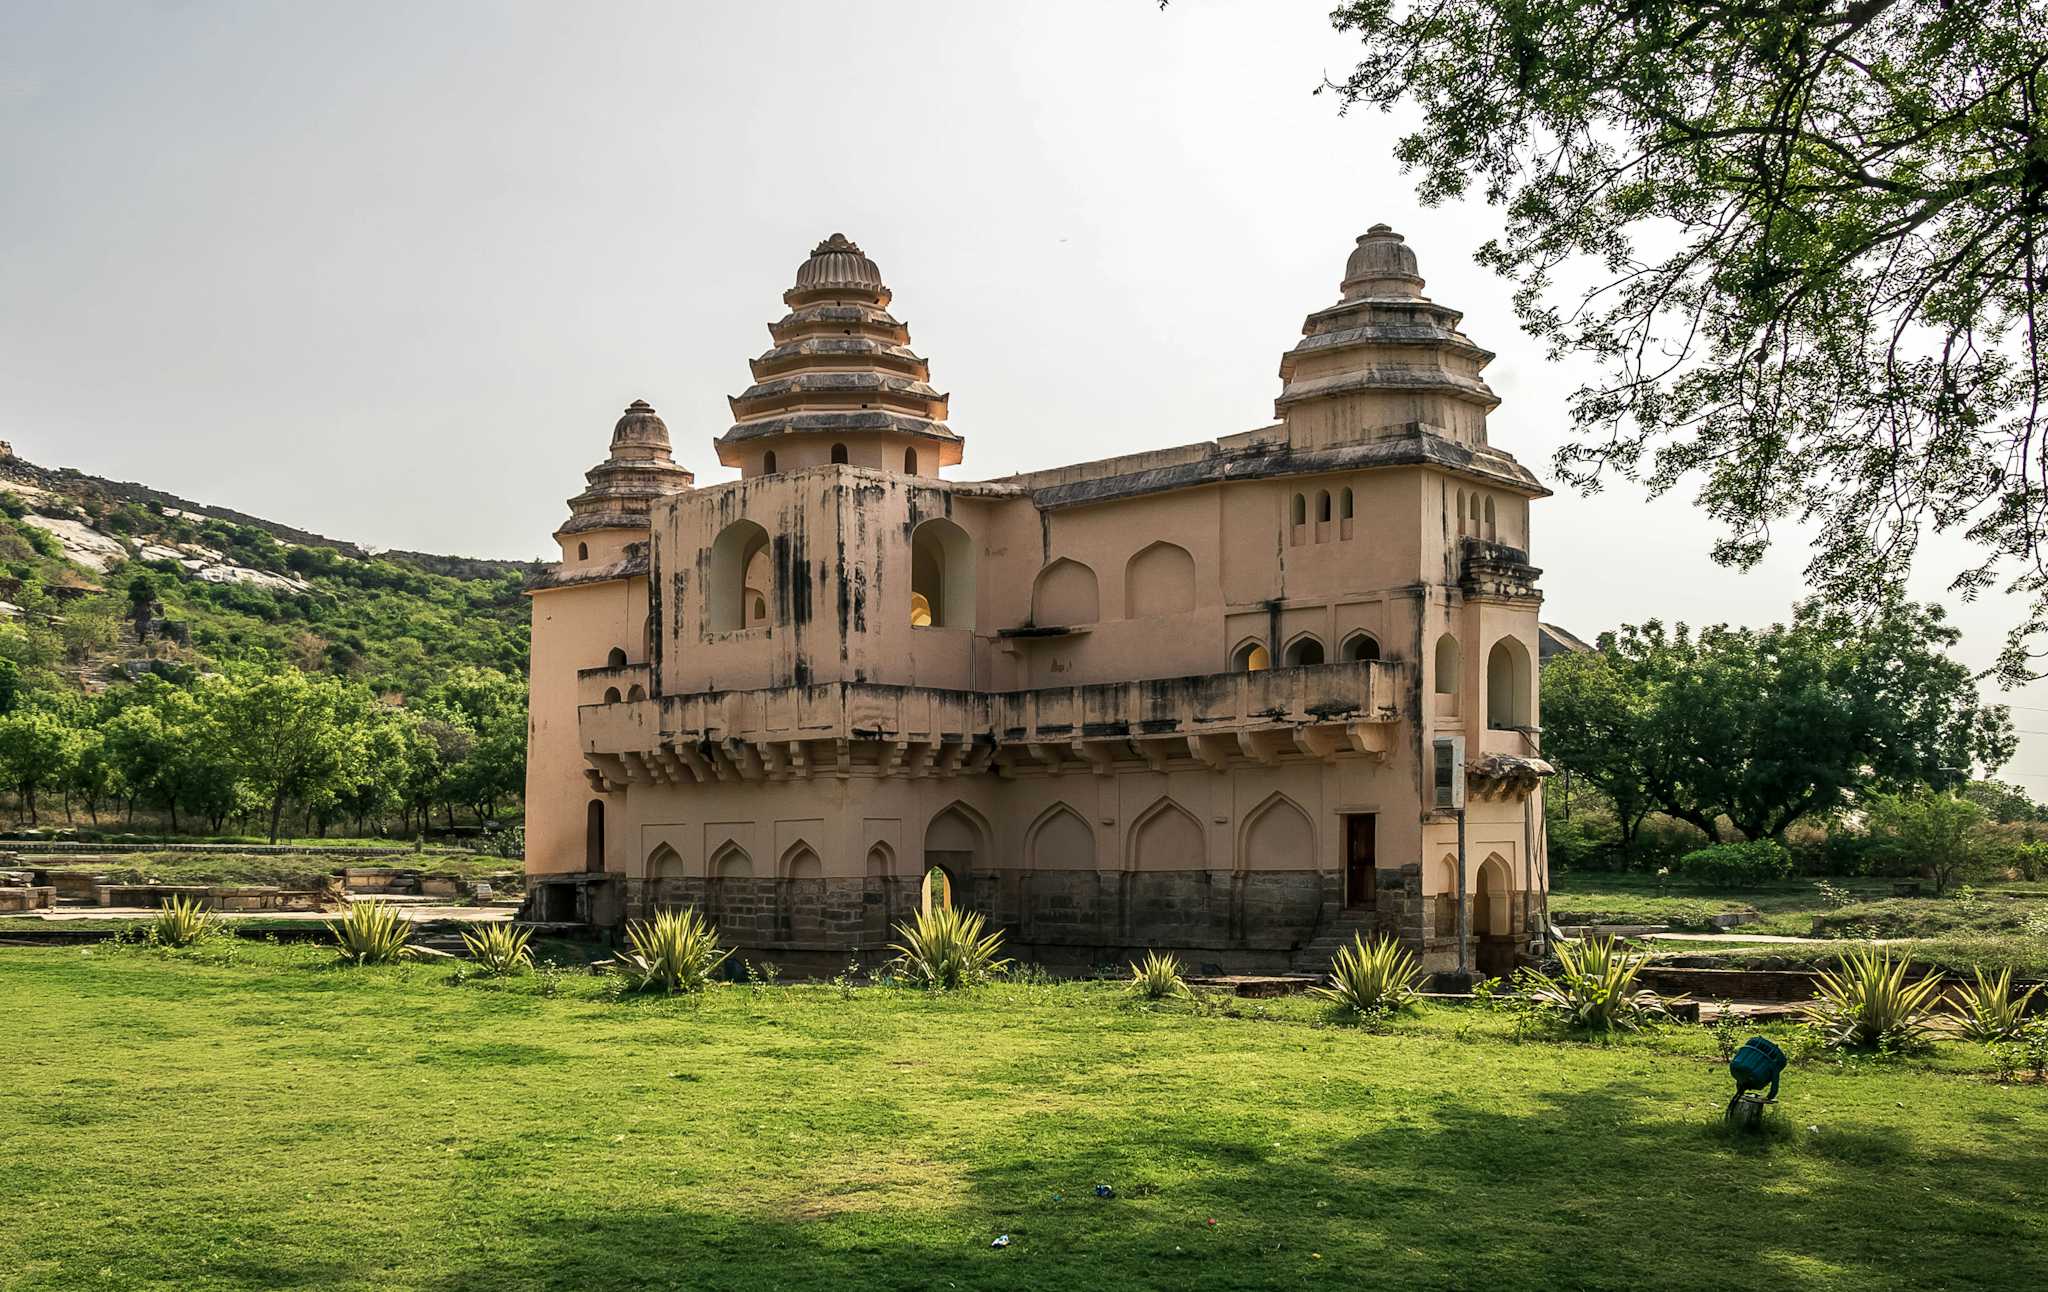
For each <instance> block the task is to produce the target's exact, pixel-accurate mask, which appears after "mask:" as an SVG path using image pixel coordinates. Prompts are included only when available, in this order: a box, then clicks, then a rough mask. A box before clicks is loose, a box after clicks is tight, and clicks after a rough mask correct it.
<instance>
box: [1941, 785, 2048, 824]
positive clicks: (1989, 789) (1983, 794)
mask: <svg viewBox="0 0 2048 1292" xmlns="http://www.w3.org/2000/svg"><path fill="white" fill-rule="evenodd" d="M1962 793H1963V797H1964V798H1966V799H1968V800H1970V801H1971V802H1972V803H1975V804H1976V805H1977V806H1978V807H1980V808H1983V809H1984V811H1985V812H1986V813H1987V814H1988V815H1989V816H1990V817H1991V819H1992V820H1994V821H1996V822H1998V823H1999V824H2000V825H2015V824H2020V823H2026V822H2034V821H2040V820H2043V819H2048V810H2044V809H2043V808H2042V807H2041V805H2040V804H2039V803H2036V802H2034V800H2033V798H2032V797H2031V796H2030V795H2029V794H2028V793H2027V792H2026V790H2024V789H2022V788H2020V787H2019V786H2017V785H2013V784H2009V783H2008V782H2005V781H1993V780H1982V781H1971V782H1970V783H1969V784H1968V785H1965V786H1964V787H1963V791H1962Z"/></svg>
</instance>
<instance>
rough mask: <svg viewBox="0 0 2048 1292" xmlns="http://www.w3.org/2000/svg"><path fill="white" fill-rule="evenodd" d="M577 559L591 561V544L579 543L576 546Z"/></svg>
mask: <svg viewBox="0 0 2048 1292" xmlns="http://www.w3.org/2000/svg"><path fill="white" fill-rule="evenodd" d="M576 559H577V560H579V561H587V560H589V559H590V544H588V543H578V544H577V545H576Z"/></svg>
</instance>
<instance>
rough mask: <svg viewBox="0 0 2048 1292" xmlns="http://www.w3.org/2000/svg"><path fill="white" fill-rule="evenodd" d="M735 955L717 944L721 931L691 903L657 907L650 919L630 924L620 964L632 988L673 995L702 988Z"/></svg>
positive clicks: (621, 970) (620, 968) (623, 974)
mask: <svg viewBox="0 0 2048 1292" xmlns="http://www.w3.org/2000/svg"><path fill="white" fill-rule="evenodd" d="M731 954H732V951H731V949H730V948H726V947H721V946H719V945H718V930H717V929H715V928H713V927H712V925H711V922H710V921H709V920H707V919H705V918H704V917H703V916H701V915H699V914H698V913H697V908H696V907H694V906H691V907H686V908H685V909H683V910H680V911H658V912H656V913H655V916H654V918H653V919H651V920H634V921H633V922H632V923H631V924H628V925H627V926H626V950H625V952H624V954H622V955H620V956H619V958H618V966H619V973H620V974H621V975H622V976H623V977H624V979H625V981H626V985H627V986H628V987H630V988H632V989H633V990H634V991H659V992H665V993H667V994H668V995H671V996H674V995H678V994H680V993H683V992H697V991H703V990H704V988H705V987H706V986H707V985H708V984H709V983H710V982H711V975H712V974H714V973H716V972H717V971H718V966H719V965H721V964H724V963H725V958H726V957H727V956H729V955H731Z"/></svg>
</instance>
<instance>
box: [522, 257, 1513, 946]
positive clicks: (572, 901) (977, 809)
mask: <svg viewBox="0 0 2048 1292" xmlns="http://www.w3.org/2000/svg"><path fill="white" fill-rule="evenodd" d="M782 299H783V302H784V304H785V305H786V307H787V311H786V312H785V313H784V314H783V315H782V317H781V318H780V319H779V320H777V321H776V322H774V323H772V324H770V325H769V328H768V331H769V336H770V342H771V343H770V345H769V347H768V348H767V349H766V350H765V351H763V352H762V353H761V355H760V356H759V357H758V358H756V359H754V360H753V362H752V365H751V366H752V373H753V380H752V384H750V385H749V386H747V388H746V389H745V390H744V391H743V392H742V393H740V394H738V395H736V396H734V397H733V398H732V400H731V409H732V425H731V428H730V429H729V430H727V431H726V432H725V433H724V434H723V435H721V436H719V437H718V439H717V442H716V448H717V453H718V460H719V461H720V462H721V463H723V464H725V465H726V466H728V467H735V468H738V470H739V473H740V478H739V479H738V480H734V481H731V482H729V483H725V484H718V485H711V486H706V487H701V488H700V487H697V486H696V485H695V483H694V480H693V477H692V475H691V473H690V472H689V471H688V470H686V469H684V468H683V467H682V466H680V465H678V464H677V463H675V462H674V461H673V460H672V458H671V441H670V437H669V432H668V428H667V426H666V425H664V423H663V422H662V419H661V418H660V416H658V415H657V414H656V412H655V410H654V409H652V408H650V407H649V406H648V405H647V404H645V403H642V402H637V401H636V402H635V403H633V404H632V405H631V406H630V407H628V408H627V409H626V411H625V415H624V416H623V417H621V418H620V419H619V421H618V424H617V426H616V427H615V428H614V429H613V431H612V439H611V452H610V456H609V457H607V458H606V459H605V461H603V462H601V463H599V464H598V465H597V466H595V467H593V468H592V469H591V470H590V472H589V475H588V487H587V488H585V489H584V490H583V492H582V493H580V494H578V495H577V496H576V497H574V498H573V499H571V500H570V502H569V508H570V516H569V519H568V521H567V523H566V524H564V525H563V526H562V528H561V529H560V530H559V531H557V533H556V535H555V537H556V538H557V540H558V541H559V542H560V544H561V551H562V559H561V562H560V564H558V565H555V566H553V567H551V568H550V569H549V570H548V571H547V572H546V573H545V574H544V575H542V576H541V577H539V578H537V579H535V580H534V581H533V582H532V584H531V585H530V589H529V591H530V595H531V597H532V601H533V652H532V682H531V685H532V712H531V736H530V747H529V753H528V764H527V766H528V770H527V796H526V803H527V818H526V841H527V863H526V865H527V871H528V884H529V897H528V911H527V914H528V917H529V918H531V919H534V920H536V921H539V922H543V923H581V924H594V925H598V926H616V925H617V924H619V923H620V922H622V921H624V920H626V919H631V918H637V917H641V916H644V915H647V914H649V913H651V912H652V911H654V910H655V909H657V908H662V907H669V906H681V905H686V904H689V905H695V906H697V907H699V908H700V909H702V910H703V911H705V912H706V913H707V914H708V915H709V916H710V917H711V919H713V920H714V921H715V922H716V923H717V925H718V928H719V930H720V932H721V934H722V936H723V938H724V939H725V941H726V942H728V943H729V944H733V945H737V946H738V947H740V948H742V949H743V951H744V953H745V954H747V955H748V956H750V957H753V958H756V959H762V958H765V959H769V960H773V961H775V962H776V963H778V964H780V965H783V966H786V967H790V968H794V969H797V970H799V971H804V970H817V969H831V968H837V967H839V966H843V965H844V964H845V963H846V962H847V960H848V959H849V958H861V959H864V960H868V961H870V962H872V961H873V960H874V959H876V958H879V957H880V956H881V955H882V954H883V952H884V948H885V947H886V944H887V943H888V942H890V941H891V940H892V939H893V938H894V934H893V933H892V932H891V928H892V926H893V925H894V924H895V923H897V922H899V921H901V920H902V919H904V918H905V917H906V916H908V915H909V914H911V913H912V912H913V911H915V910H916V909H917V908H919V907H920V906H921V905H923V904H926V903H930V902H950V903H953V904H956V905H962V906H967V907H971V908H973V909H976V910H979V911H982V912H985V913H986V914H987V915H988V917H989V920H990V921H991V923H992V924H993V925H994V926H996V927H999V928H1001V929H1003V930H1004V931H1005V933H1006V941H1007V944H1008V947H1009V950H1010V953H1011V954H1013V955H1016V956H1018V957H1019V958H1020V959H1024V960H1029V961H1036V962H1039V963H1043V964H1046V965H1048V966H1052V967H1055V968H1067V969H1084V968H1087V967H1090V966H1094V965H1099V964H1105V963H1110V962H1115V961H1120V960H1123V959H1125V958H1128V957H1130V956H1132V955H1133V954H1135V953H1137V952H1138V951H1139V950H1141V949H1143V948H1148V947H1156V948H1163V949H1171V950H1174V951H1176V952H1179V953H1180V954H1181V955H1182V956H1183V957H1184V958H1186V959H1187V960H1188V961H1189V963H1190V964H1191V965H1195V966H1209V967H1218V968H1224V969H1228V970H1231V971H1245V972H1258V971H1276V970H1284V969H1289V968H1300V969H1310V970H1320V969H1323V968H1325V967H1327V965H1328V960H1329V956H1330V955H1331V953H1332V952H1333V951H1334V950H1335V948H1336V947H1337V946H1338V945H1339V944H1341V943H1343V942H1347V941H1348V940H1349V939H1350V937H1351V935H1352V934H1353V933H1354V932H1363V933H1365V934H1366V935H1367V936H1368V937H1370V936H1372V935H1373V934H1375V933H1380V934H1385V935H1388V936H1393V937H1397V938H1399V939H1401V940H1402V941H1403V942H1404V943H1406V944H1407V945H1409V946H1410V947H1412V948H1413V949H1415V950H1416V951H1417V952H1418V953H1419V954H1420V955H1421V956H1422V957H1423V959H1424V962H1425V964H1426V965H1427V966H1428V967H1430V968H1432V969H1453V968H1456V967H1458V966H1459V965H1460V964H1469V965H1470V966H1471V967H1472V968H1474V969H1475V970H1480V971H1486V972H1500V971H1502V970H1503V969H1505V968H1506V967H1508V966H1510V965H1512V964H1513V963H1514V961H1515V959H1516V957H1517V956H1518V955H1522V954H1526V953H1527V952H1528V951H1529V950H1530V947H1531V944H1532V940H1534V939H1536V938H1538V937H1540V935H1541V931H1542V929H1543V928H1544V915H1543V911H1544V895H1545V892H1546V891H1547V887H1548V885H1547V875H1546V870H1545V862H1544V848H1543V836H1542V822H1543V814H1542V807H1541V794H1542V778H1543V777H1544V776H1545V775H1547V774H1548V772H1549V767H1548V766H1547V765H1546V764H1545V763H1544V762H1543V761H1542V759H1541V757H1540V753H1539V748H1538V746H1539V739H1538V730H1537V725H1536V700H1537V671H1536V664H1537V655H1538V645H1539V637H1538V624H1537V609H1538V606H1539V604H1540V601H1541V597H1540V594H1539V593H1538V591H1537V587H1536V581H1537V575H1538V573H1539V571H1537V570H1536V569H1535V568H1533V567H1532V566H1531V565H1530V563H1529V551H1530V519H1529V505H1530V503H1531V502H1532V501H1533V500H1535V499H1537V498H1541V497H1544V496H1546V495H1547V493H1548V491H1547V490H1546V489H1544V488H1543V486H1542V485H1541V484H1539V483H1538V482H1537V480H1536V479H1535V477H1534V476H1533V475H1531V474H1530V472H1529V471H1527V470H1526V469H1524V468H1523V467H1522V466H1521V465H1520V464H1519V463H1517V462H1516V461H1515V459H1514V458H1513V457H1511V456H1510V455H1509V454H1507V453H1505V452H1503V451H1501V450H1500V449H1497V448H1495V447H1493V446H1492V444H1491V443H1489V439H1488V417H1489V415H1490V414H1491V413H1492V412H1493V410H1494V409H1495V408H1496V407H1497V406H1498V404H1499V400H1498V399H1497V398H1496V397H1495V395H1494V393H1493V391H1492V390H1491V389H1490V388H1489V387H1488V386H1487V384H1486V381H1485V378H1484V376H1483V375H1482V374H1483V371H1484V369H1485V367H1486V365H1487V363H1488V361H1489V360H1490V359H1491V358H1492V355H1491V354H1489V353H1488V352H1487V351H1485V350H1483V349H1481V348H1480V347H1479V346H1477V345H1475V344H1473V342H1472V341H1471V340H1469V339H1468V338H1467V337H1466V336H1465V335H1464V333H1463V332H1461V331H1459V327H1458V324H1459V320H1460V315H1459V313H1458V311H1456V310H1453V309H1449V308H1447V307H1445V306H1443V305H1439V304H1437V303H1435V302H1434V301H1431V300H1430V299H1429V298H1428V297H1427V296H1425V295H1424V294H1423V280H1422V277H1421V275H1420V273H1419V272H1418V268H1417V263H1416V257H1415V253H1414V252H1413V251H1412V250H1411V249H1410V248H1409V247H1408V246H1406V245H1405V244H1404V242H1403V240H1402V239H1401V237H1400V236H1399V235H1398V234H1395V233H1394V232H1392V231H1391V230H1389V229H1388V228H1386V226H1384V225H1376V226H1374V227H1373V228H1372V229H1371V230H1370V231H1369V232H1367V233H1366V234H1365V235H1364V236H1362V237H1360V238H1359V239H1358V242H1357V246H1356V247H1355V249H1353V250H1352V252H1351V255H1350V258H1349V260H1348V262H1347V263H1346V265H1345V270H1344V277H1343V281H1342V283H1341V285H1340V287H1339V294H1338V299H1337V300H1336V301H1335V303H1333V304H1330V305H1328V306H1325V307H1324V308H1322V309H1318V310H1316V311H1315V312H1314V313H1312V314H1310V315H1309V316H1308V318H1307V321H1306V323H1305V324H1304V326H1303V328H1302V337H1301V340H1300V341H1299V342H1298V343H1296V344H1295V346H1294V347H1293V349H1291V350H1289V351H1287V353H1286V354H1284V355H1283V356H1282V357H1281V360H1280V381H1281V387H1280V393H1279V397H1278V398H1277V399H1276V400H1275V402H1274V418H1275V420H1274V421H1273V423H1272V424H1271V425H1267V426H1262V427H1258V428H1256V429H1253V430H1248V431H1242V432H1239V433H1236V434H1230V435H1225V436H1222V437H1220V438H1218V439H1214V440H1210V441H1206V442H1204V443H1199V444H1190V445H1186V446H1183V447H1180V448H1171V449H1162V450H1156V451H1149V452H1142V453H1132V454H1128V455H1124V456H1119V457H1110V458H1104V459H1101V460H1099V461H1094V462H1084V463H1079V464H1076V465H1072V466H1061V467H1054V468H1050V469H1047V470H1043V471H1036V472H1032V473H1029V474H1025V475H1018V476H1011V477H1007V478H1004V479H1000V480H988V481H975V482H969V481H961V480H954V479H949V478H948V477H947V473H948V471H949V470H951V469H954V468H957V467H958V466H959V465H960V463H961V461H962V459H963V457H964V454H965V448H966V444H965V439H964V437H963V436H962V435H961V434H960V433H959V432H958V431H956V430H955V429H954V428H953V427H952V426H951V425H950V424H949V422H948V416H947V401H948V396H947V395H944V394H941V393H940V392H939V390H938V389H936V388H935V387H934V386H933V385H932V384H931V369H930V365H929V364H928V363H927V361H926V360H925V359H924V358H923V357H922V356H920V355H919V354H918V353H917V351H916V350H914V349H913V348H912V346H911V338H910V332H909V329H908V328H907V327H906V326H905V325H904V324H903V323H901V322H899V321H898V320H897V318H896V317H895V315H893V314H892V313H891V312H890V304H891V293H890V290H889V288H888V287H887V286H885V285H884V283H883V280H882V275H881V272H880V271H879V269H878V268H877V267H876V265H875V262H874V261H873V260H871V259H870V258H869V257H868V256H866V255H865V254H864V253H863V252H862V251H861V249H860V248H859V247H858V246H856V245H855V244H853V243H852V242H849V241H848V240H847V239H846V238H844V237H843V236H841V235H838V234H834V235H833V236H832V237H831V238H828V239H827V240H825V241H824V242H822V243H820V244H818V246H817V248H816V249H815V250H813V251H812V252H811V254H810V256H809V257H808V258H807V259H805V260H804V262H803V263H802V264H801V265H799V266H798V267H797V271H796V282H795V285H794V286H792V287H791V288H790V289H789V290H788V291H786V292H784V293H783V296H782ZM1461 930H1462V937H1461Z"/></svg>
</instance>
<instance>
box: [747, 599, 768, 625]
mask: <svg viewBox="0 0 2048 1292" xmlns="http://www.w3.org/2000/svg"><path fill="white" fill-rule="evenodd" d="M750 592H751V590H750ZM751 595H752V596H753V598H754V605H753V609H752V611H751V612H750V613H749V615H748V616H747V626H748V627H750V628H751V627H753V626H754V625H755V624H758V623H761V622H763V621H765V620H766V619H767V618H768V598H766V597H764V596H762V595H761V594H760V593H758V592H751Z"/></svg>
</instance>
